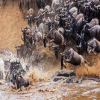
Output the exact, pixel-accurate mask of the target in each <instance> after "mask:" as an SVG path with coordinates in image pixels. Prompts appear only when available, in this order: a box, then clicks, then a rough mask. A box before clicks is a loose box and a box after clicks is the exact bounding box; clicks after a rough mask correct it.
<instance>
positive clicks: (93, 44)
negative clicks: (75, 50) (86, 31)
mask: <svg viewBox="0 0 100 100" xmlns="http://www.w3.org/2000/svg"><path fill="white" fill-rule="evenodd" d="M91 51H92V52H93V51H96V52H97V53H99V52H100V42H99V41H98V40H97V39H96V38H93V39H91V40H89V41H88V43H87V52H88V53H90V52H91Z"/></svg>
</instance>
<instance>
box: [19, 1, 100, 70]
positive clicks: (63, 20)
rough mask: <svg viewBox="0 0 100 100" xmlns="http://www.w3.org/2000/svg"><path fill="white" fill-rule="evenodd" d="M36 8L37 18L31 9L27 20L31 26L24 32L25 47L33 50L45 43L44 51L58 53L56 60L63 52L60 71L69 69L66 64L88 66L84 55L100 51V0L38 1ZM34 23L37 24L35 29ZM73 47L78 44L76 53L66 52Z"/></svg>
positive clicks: (73, 51) (22, 37)
mask: <svg viewBox="0 0 100 100" xmlns="http://www.w3.org/2000/svg"><path fill="white" fill-rule="evenodd" d="M21 2H22V1H20V8H21V7H22V5H21ZM47 2H51V5H47V4H48V3H47ZM37 5H38V8H39V10H38V13H37V16H36V14H35V9H33V8H29V7H28V14H27V16H26V18H27V19H28V24H29V25H30V27H25V28H24V29H21V31H22V36H21V39H22V41H23V42H24V45H28V47H29V48H30V49H31V47H32V46H33V45H36V46H37V42H39V41H41V40H42V41H43V43H44V47H45V48H46V47H49V49H50V50H51V49H52V50H54V51H55V56H56V59H58V51H59V50H60V53H59V54H61V69H63V66H64V67H66V66H65V62H68V63H71V64H73V65H80V64H83V63H87V64H88V62H87V61H85V59H84V58H83V56H82V54H83V53H86V54H90V53H91V52H94V51H95V52H97V53H99V52H100V42H99V40H100V25H99V24H100V1H99V0H51V1H49V0H37ZM32 23H36V25H35V26H32ZM48 42H49V46H47V43H48ZM70 44H73V45H75V47H76V49H77V52H76V51H75V50H74V49H73V48H72V47H71V48H69V49H68V50H67V51H64V50H65V48H66V47H67V45H70ZM95 54H96V53H95ZM88 65H89V64H88Z"/></svg>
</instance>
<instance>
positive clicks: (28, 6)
mask: <svg viewBox="0 0 100 100" xmlns="http://www.w3.org/2000/svg"><path fill="white" fill-rule="evenodd" d="M27 10H29V1H28V2H27Z"/></svg>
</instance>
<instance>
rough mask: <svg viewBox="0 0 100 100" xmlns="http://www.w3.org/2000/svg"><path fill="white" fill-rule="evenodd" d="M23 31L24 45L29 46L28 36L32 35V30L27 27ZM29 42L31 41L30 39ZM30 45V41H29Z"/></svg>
mask: <svg viewBox="0 0 100 100" xmlns="http://www.w3.org/2000/svg"><path fill="white" fill-rule="evenodd" d="M21 31H22V32H23V38H22V36H21V39H22V41H24V45H25V44H27V39H28V38H27V35H30V33H31V29H30V28H28V27H25V28H24V29H21ZM28 40H29V39H28ZM28 43H29V41H28Z"/></svg>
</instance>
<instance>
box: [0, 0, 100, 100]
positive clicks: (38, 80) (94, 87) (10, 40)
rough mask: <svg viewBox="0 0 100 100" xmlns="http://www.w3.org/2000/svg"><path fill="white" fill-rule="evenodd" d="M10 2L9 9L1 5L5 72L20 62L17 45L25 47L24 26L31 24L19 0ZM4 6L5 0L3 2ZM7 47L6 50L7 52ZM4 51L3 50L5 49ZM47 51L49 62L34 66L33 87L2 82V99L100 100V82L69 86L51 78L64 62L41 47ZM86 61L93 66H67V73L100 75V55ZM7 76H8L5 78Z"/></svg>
mask: <svg viewBox="0 0 100 100" xmlns="http://www.w3.org/2000/svg"><path fill="white" fill-rule="evenodd" d="M10 1H12V0H9V2H8V3H7V5H6V6H5V9H2V6H0V70H2V71H3V73H4V72H5V69H4V61H5V60H9V59H13V60H16V58H17V56H16V50H15V48H14V46H15V44H16V45H20V44H22V41H21V34H22V33H21V27H22V28H24V27H25V26H26V25H27V21H26V20H25V21H24V20H23V16H22V13H21V12H20V11H19V9H18V5H17V4H18V3H16V2H17V0H15V2H13V3H11V2H10ZM0 4H1V0H0ZM5 48H6V49H5ZM1 49H2V50H1ZM40 50H41V51H43V52H45V53H46V54H47V55H48V56H46V60H45V62H44V61H43V60H41V61H40V62H39V63H37V64H35V65H34V66H31V68H30V70H29V72H27V75H26V76H27V77H29V79H30V80H31V85H30V86H29V87H28V88H27V89H26V88H24V87H22V88H21V91H20V90H16V89H15V87H14V86H13V84H12V83H10V82H7V81H5V80H4V79H3V80H0V100H100V83H99V82H95V81H92V80H84V81H83V82H82V83H81V84H77V83H70V84H68V83H66V82H65V81H64V80H59V81H58V82H54V81H53V80H52V79H51V76H52V75H53V74H54V73H55V72H56V71H57V70H60V60H55V57H54V53H53V52H50V51H49V50H48V49H44V48H43V46H41V48H40ZM86 60H87V61H89V62H91V63H93V66H92V67H89V66H87V65H85V66H86V67H87V68H88V70H89V73H87V70H86V69H85V68H84V66H77V67H75V66H73V65H71V64H66V66H67V70H70V69H74V70H75V71H76V74H77V75H78V76H81V75H87V74H92V75H98V76H99V75H100V63H99V62H100V54H98V55H96V56H95V55H92V56H91V57H90V56H87V57H86ZM28 61H29V59H27V60H23V59H20V62H21V64H22V67H23V68H24V69H25V65H26V64H27V63H28V64H30V65H31V63H33V61H34V57H30V61H29V62H28ZM4 77H5V76H4Z"/></svg>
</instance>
